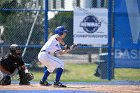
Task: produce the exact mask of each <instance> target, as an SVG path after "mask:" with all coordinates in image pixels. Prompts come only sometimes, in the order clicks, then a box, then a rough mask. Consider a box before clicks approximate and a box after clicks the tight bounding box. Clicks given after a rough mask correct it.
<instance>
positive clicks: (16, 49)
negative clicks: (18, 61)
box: [10, 44, 22, 56]
mask: <svg viewBox="0 0 140 93" xmlns="http://www.w3.org/2000/svg"><path fill="white" fill-rule="evenodd" d="M10 52H11V54H12V55H15V56H21V54H22V52H21V48H20V46H19V45H17V44H12V45H10Z"/></svg>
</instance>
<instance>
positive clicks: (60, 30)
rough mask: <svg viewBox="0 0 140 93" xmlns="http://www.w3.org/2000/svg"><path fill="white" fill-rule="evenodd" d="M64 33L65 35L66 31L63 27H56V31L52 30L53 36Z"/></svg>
mask: <svg viewBox="0 0 140 93" xmlns="http://www.w3.org/2000/svg"><path fill="white" fill-rule="evenodd" d="M64 32H66V33H67V32H68V30H67V29H65V27H64V26H58V27H56V29H55V30H54V33H55V34H58V35H63V33H64Z"/></svg>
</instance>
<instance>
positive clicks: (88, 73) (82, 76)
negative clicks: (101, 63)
mask: <svg viewBox="0 0 140 93" xmlns="http://www.w3.org/2000/svg"><path fill="white" fill-rule="evenodd" d="M95 69H96V64H93V63H92V64H65V70H64V73H63V75H62V77H61V80H62V81H64V82H95V81H96V82H97V81H107V80H102V79H100V78H98V77H95V76H94V75H93V73H94V72H95ZM32 73H33V74H34V77H35V78H34V81H39V80H40V79H41V78H42V76H43V68H42V69H41V70H40V71H32ZM114 73H115V79H113V80H140V69H115V72H114ZM54 79H55V73H53V74H51V75H50V76H49V78H48V80H49V81H54Z"/></svg>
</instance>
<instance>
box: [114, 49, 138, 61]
mask: <svg viewBox="0 0 140 93" xmlns="http://www.w3.org/2000/svg"><path fill="white" fill-rule="evenodd" d="M115 58H116V59H140V49H139V50H137V49H131V50H128V49H125V50H121V49H115Z"/></svg>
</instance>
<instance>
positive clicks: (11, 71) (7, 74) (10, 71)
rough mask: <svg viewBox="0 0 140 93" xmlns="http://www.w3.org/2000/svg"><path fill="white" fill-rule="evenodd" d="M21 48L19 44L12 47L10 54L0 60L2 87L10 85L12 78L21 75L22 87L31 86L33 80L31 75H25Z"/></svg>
mask: <svg viewBox="0 0 140 93" xmlns="http://www.w3.org/2000/svg"><path fill="white" fill-rule="evenodd" d="M21 54H22V52H21V48H20V46H19V45H17V44H12V45H11V46H10V53H8V54H7V55H5V56H4V57H2V58H1V59H0V85H10V84H11V77H12V76H14V75H15V74H17V73H18V74H19V79H20V82H19V84H20V85H29V84H30V82H29V81H30V80H32V79H33V75H32V74H31V73H25V70H27V69H26V67H25V64H24V62H23V60H22V57H21Z"/></svg>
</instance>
